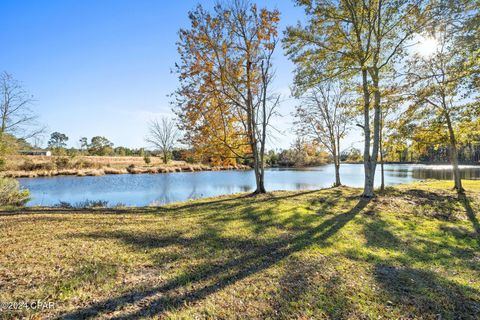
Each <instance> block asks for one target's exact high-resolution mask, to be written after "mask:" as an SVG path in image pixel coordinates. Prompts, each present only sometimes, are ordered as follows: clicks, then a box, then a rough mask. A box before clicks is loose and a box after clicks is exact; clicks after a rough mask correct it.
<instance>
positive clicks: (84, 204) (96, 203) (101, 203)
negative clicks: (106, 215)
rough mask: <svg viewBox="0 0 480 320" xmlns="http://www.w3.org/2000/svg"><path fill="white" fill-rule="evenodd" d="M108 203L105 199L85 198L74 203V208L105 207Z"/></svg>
mask: <svg viewBox="0 0 480 320" xmlns="http://www.w3.org/2000/svg"><path fill="white" fill-rule="evenodd" d="M107 205H108V201H105V200H88V199H87V200H85V201H81V202H77V203H76V204H75V208H78V209H82V208H105V207H107Z"/></svg>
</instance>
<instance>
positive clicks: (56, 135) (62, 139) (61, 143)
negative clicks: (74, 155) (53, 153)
mask: <svg viewBox="0 0 480 320" xmlns="http://www.w3.org/2000/svg"><path fill="white" fill-rule="evenodd" d="M67 141H68V137H67V135H66V134H64V133H60V132H53V133H52V134H51V135H50V140H48V147H49V148H55V149H60V148H65V147H66V146H67Z"/></svg>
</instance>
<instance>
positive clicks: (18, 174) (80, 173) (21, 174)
mask: <svg viewBox="0 0 480 320" xmlns="http://www.w3.org/2000/svg"><path fill="white" fill-rule="evenodd" d="M250 169H251V167H249V166H246V165H236V166H207V165H198V164H196V165H182V166H168V167H167V166H156V167H136V166H129V167H126V168H112V167H103V168H99V169H62V170H36V171H5V172H2V173H1V176H3V177H7V178H37V177H54V176H77V177H84V176H103V175H109V174H145V173H149V174H157V173H175V172H196V171H226V170H250Z"/></svg>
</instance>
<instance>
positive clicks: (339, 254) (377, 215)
mask: <svg viewBox="0 0 480 320" xmlns="http://www.w3.org/2000/svg"><path fill="white" fill-rule="evenodd" d="M465 187H466V189H467V190H468V191H467V197H464V198H458V197H457V196H456V194H455V193H454V192H452V191H451V189H450V188H451V183H450V182H448V183H447V182H427V183H418V184H410V185H405V186H399V187H396V188H391V189H388V190H387V191H386V193H385V194H384V195H381V196H379V197H377V198H374V199H372V200H371V201H365V200H362V199H361V198H359V197H358V195H359V194H360V193H361V190H359V189H354V188H346V187H341V188H334V189H325V190H320V191H304V192H274V193H271V194H268V195H265V196H258V197H248V196H246V195H234V196H228V197H221V198H215V199H206V200H201V201H194V202H186V203H181V204H176V205H171V206H166V207H161V208H139V209H116V210H113V209H110V210H109V209H99V210H90V211H85V210H84V211H80V212H75V211H65V210H63V211H62V210H54V209H30V210H24V211H17V212H7V211H5V212H4V213H1V214H0V215H1V216H0V231H1V235H2V236H1V238H0V252H1V255H0V301H30V300H38V299H40V300H42V301H53V302H56V305H55V308H53V309H45V310H41V311H38V310H37V311H32V310H22V311H19V312H6V311H0V317H5V318H9V317H14V316H21V315H27V316H28V315H34V316H35V315H36V316H39V317H41V318H44V317H45V318H48V317H58V316H62V317H66V318H74V319H84V318H89V317H92V318H115V319H121V318H139V317H140V318H142V317H143V318H157V317H158V316H160V317H161V318H174V319H177V318H187V319H189V318H238V317H240V318H245V319H250V318H258V319H264V318H284V319H292V318H300V319H308V318H319V319H324V318H330V319H342V318H343V319H369V318H374V319H377V318H391V319H398V318H404V319H410V318H425V319H439V317H441V319H459V318H462V319H468V318H471V319H474V318H477V319H478V318H480V250H479V249H480V235H479V234H480V224H479V220H480V213H479V212H478V211H479V208H480V181H477V182H474V181H466V182H465Z"/></svg>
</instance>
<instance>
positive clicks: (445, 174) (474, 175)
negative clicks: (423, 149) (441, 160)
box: [412, 168, 480, 180]
mask: <svg viewBox="0 0 480 320" xmlns="http://www.w3.org/2000/svg"><path fill="white" fill-rule="evenodd" d="M460 176H461V177H462V179H471V180H474V179H480V168H460ZM412 177H413V178H416V179H439V180H451V179H453V174H452V170H451V169H440V170H439V169H436V170H435V169H426V168H418V169H416V168H414V169H413V170H412Z"/></svg>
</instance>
